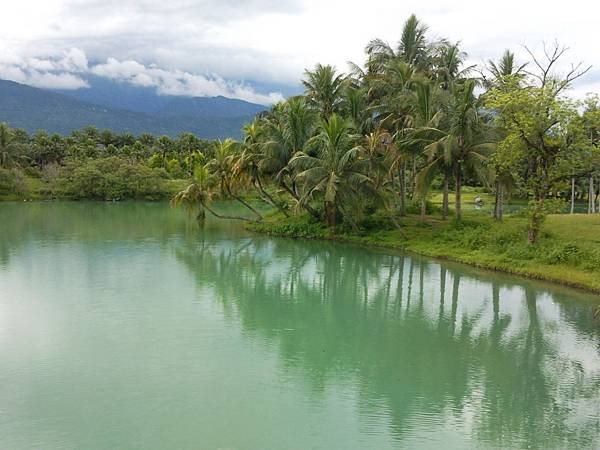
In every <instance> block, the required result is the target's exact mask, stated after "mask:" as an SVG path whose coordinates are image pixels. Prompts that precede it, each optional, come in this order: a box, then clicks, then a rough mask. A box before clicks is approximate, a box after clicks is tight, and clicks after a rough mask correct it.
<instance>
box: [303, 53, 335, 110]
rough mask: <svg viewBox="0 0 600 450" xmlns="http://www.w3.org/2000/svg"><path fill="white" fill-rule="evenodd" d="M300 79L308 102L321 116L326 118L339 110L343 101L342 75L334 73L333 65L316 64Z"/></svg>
mask: <svg viewBox="0 0 600 450" xmlns="http://www.w3.org/2000/svg"><path fill="white" fill-rule="evenodd" d="M304 74H305V76H306V79H305V80H303V81H302V84H303V85H304V88H305V91H306V96H307V98H308V100H309V102H310V104H311V105H312V106H313V107H314V108H315V109H317V110H318V111H319V112H320V114H321V117H322V118H324V119H327V118H328V117H329V116H331V114H333V113H335V112H339V110H340V108H341V104H342V101H343V90H344V75H343V74H338V73H336V70H335V67H333V66H330V65H326V66H323V65H321V64H317V66H316V67H315V69H314V70H312V71H310V70H306V71H305V72H304Z"/></svg>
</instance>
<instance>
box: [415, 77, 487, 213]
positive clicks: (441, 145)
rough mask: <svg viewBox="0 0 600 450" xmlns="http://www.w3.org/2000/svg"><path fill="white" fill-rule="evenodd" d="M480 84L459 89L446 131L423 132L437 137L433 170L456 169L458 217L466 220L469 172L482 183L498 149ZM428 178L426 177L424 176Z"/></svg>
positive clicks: (431, 153) (432, 146)
mask: <svg viewBox="0 0 600 450" xmlns="http://www.w3.org/2000/svg"><path fill="white" fill-rule="evenodd" d="M475 86H476V80H474V79H467V80H465V82H464V83H463V84H462V85H455V87H454V90H453V99H452V102H451V103H450V105H449V107H448V111H447V112H446V114H445V118H444V119H445V127H443V129H440V128H428V127H426V128H424V129H423V131H424V132H426V133H429V134H430V135H431V136H436V135H437V139H435V138H434V141H433V142H432V143H431V144H429V145H428V146H427V147H426V151H427V152H428V154H429V156H430V163H429V167H430V168H434V167H435V165H436V164H444V165H446V166H448V167H451V168H452V172H453V175H454V178H455V181H456V187H455V217H456V220H457V221H460V220H461V218H462V196H461V193H462V183H463V175H464V171H465V169H469V170H471V171H472V172H473V173H475V174H476V175H477V176H478V177H479V178H480V179H483V180H485V179H486V178H487V176H488V173H487V168H486V162H487V160H488V157H489V155H490V154H491V152H492V151H493V150H494V148H495V144H494V143H493V142H492V140H491V139H490V137H489V136H488V134H487V133H486V131H487V130H486V127H485V124H484V122H483V119H482V118H481V116H480V114H479V110H480V107H481V100H480V98H477V97H476V96H475V94H474V90H475ZM424 176H425V175H424Z"/></svg>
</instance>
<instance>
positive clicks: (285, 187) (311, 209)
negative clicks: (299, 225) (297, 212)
mask: <svg viewBox="0 0 600 450" xmlns="http://www.w3.org/2000/svg"><path fill="white" fill-rule="evenodd" d="M281 187H282V188H283V189H284V190H285V191H286V192H287V193H288V194H290V195H291V196H292V198H293V199H294V200H296V203H298V204H299V205H300V206H301V207H302V208H304V210H305V211H306V212H307V213H309V214H310V215H311V216H313V217H314V218H315V219H317V220H318V219H320V217H319V213H317V211H315V210H314V209H313V208H312V207H311V206H310V205H307V204H305V203H302V202H301V201H300V198H299V197H298V195H297V194H296V193H295V192H294V191H293V190H292V189H291V188H290V187H289V186H288V185H287V184H285V182H282V183H281Z"/></svg>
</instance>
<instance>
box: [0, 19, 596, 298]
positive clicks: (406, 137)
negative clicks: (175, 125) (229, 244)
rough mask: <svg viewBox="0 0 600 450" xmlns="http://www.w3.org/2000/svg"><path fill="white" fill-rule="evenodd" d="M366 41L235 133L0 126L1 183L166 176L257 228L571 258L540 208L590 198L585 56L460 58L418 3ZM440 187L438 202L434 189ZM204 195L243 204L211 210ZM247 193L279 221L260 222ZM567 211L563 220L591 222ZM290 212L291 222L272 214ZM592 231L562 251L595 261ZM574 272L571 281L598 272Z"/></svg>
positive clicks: (184, 195) (518, 262)
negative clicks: (472, 194) (488, 207)
mask: <svg viewBox="0 0 600 450" xmlns="http://www.w3.org/2000/svg"><path fill="white" fill-rule="evenodd" d="M365 53H366V60H365V62H364V64H362V65H359V64H351V70H350V71H349V73H347V74H343V73H340V72H338V71H337V70H336V69H335V68H334V67H332V66H329V65H321V64H319V65H317V66H316V67H315V68H314V70H307V71H306V73H305V79H304V81H303V84H304V87H305V93H304V95H299V96H296V97H292V98H290V99H288V100H287V101H284V102H281V103H278V104H276V105H274V106H273V107H272V109H271V110H270V111H268V112H265V113H262V114H260V115H259V116H257V117H256V118H255V119H254V121H253V122H252V123H251V124H248V125H247V126H245V127H244V128H243V136H244V138H243V139H242V140H241V141H235V140H231V139H226V140H224V141H218V142H207V141H202V140H200V139H198V138H196V137H195V136H194V135H192V134H189V133H188V134H183V135H181V136H180V137H179V138H178V139H176V140H173V139H170V138H168V137H165V136H162V137H159V138H155V137H153V136H151V135H147V134H145V135H140V136H139V137H138V138H135V137H133V136H132V135H130V134H120V135H117V134H113V133H111V132H110V131H103V132H99V131H98V130H96V129H94V128H87V129H84V130H82V131H79V132H75V133H73V134H72V135H70V136H68V137H60V136H58V135H52V136H49V135H47V134H46V133H44V132H38V133H37V134H35V135H34V136H28V135H27V134H26V133H24V132H22V131H20V130H10V129H8V128H7V127H6V126H2V127H0V156H1V159H0V161H1V163H2V172H0V195H4V196H6V195H7V193H10V194H11V195H21V196H22V195H23V194H22V193H23V192H27V191H28V190H31V185H32V183H33V185H36V186H37V187H38V192H43V193H44V194H45V195H47V196H51V197H67V198H94V199H121V198H160V197H162V196H164V195H167V194H168V193H169V192H172V191H173V189H175V188H177V187H178V188H179V189H177V190H178V191H179V192H178V193H177V194H176V195H174V196H173V197H172V204H173V205H185V206H186V207H187V208H188V209H190V210H195V211H196V212H197V213H196V217H197V218H198V219H199V220H200V221H202V220H204V218H205V217H206V214H207V213H208V214H212V215H214V216H216V217H220V218H228V219H237V220H243V221H245V222H256V223H262V225H260V226H255V228H258V229H261V230H263V231H268V230H271V231H272V232H277V233H281V234H291V235H307V236H311V237H317V236H322V235H323V234H325V235H327V236H346V237H347V236H349V235H352V236H356V237H357V238H360V240H361V241H364V240H365V239H367V240H368V239H371V240H373V241H378V239H379V238H376V236H381V234H382V233H383V234H385V233H392V234H391V235H389V236H393V239H392V238H391V237H390V239H391V241H390V243H391V245H393V246H400V247H403V248H407V249H412V250H415V251H419V252H421V253H426V254H430V255H433V256H446V257H453V258H455V259H460V260H463V261H467V262H472V263H477V264H482V265H486V266H489V267H494V268H502V269H504V270H507V269H510V270H512V271H519V272H522V273H527V274H531V275H534V276H541V273H542V272H544V273H548V274H549V275H548V277H550V278H552V277H553V275H551V273H552V272H553V271H552V269H551V267H554V266H556V265H557V264H558V265H562V266H569V264H571V263H570V262H569V261H571V260H570V259H569V258H571V256H569V257H568V258H567V257H564V258H563V257H562V256H560V255H563V254H565V252H566V253H569V251H570V250H565V249H566V248H567V247H568V248H569V249H572V246H571V244H572V243H571V242H567V241H565V240H563V239H562V238H561V239H559V238H558V237H557V236H558V235H557V234H556V233H553V232H552V226H553V225H552V224H553V223H556V220H557V219H554V218H553V219H552V222H551V223H550V224H548V228H544V221H545V219H546V217H547V216H548V214H551V213H555V212H558V211H564V210H566V209H568V208H569V205H570V210H571V212H572V213H573V212H575V204H576V203H578V204H581V203H582V201H586V202H587V205H588V207H587V209H588V212H589V213H595V212H596V205H597V203H598V197H599V189H598V188H599V185H600V183H599V182H598V177H599V175H600V98H599V97H598V96H595V95H590V96H588V97H587V98H586V99H585V100H584V101H582V102H576V101H574V100H572V99H570V98H569V97H568V96H567V95H566V92H567V91H568V88H569V86H570V85H571V83H572V82H573V81H574V80H576V79H577V78H579V77H581V76H582V75H584V74H585V73H586V72H587V69H586V68H585V67H583V66H582V65H581V64H578V65H573V66H572V69H571V70H570V71H568V73H567V74H566V75H560V74H559V72H557V71H556V70H555V69H556V68H557V67H558V65H559V64H562V59H563V58H564V55H565V53H566V48H563V47H561V46H560V45H558V44H556V43H555V44H553V45H551V46H545V47H544V51H543V57H542V58H540V57H538V56H536V54H535V53H534V52H533V51H529V55H530V61H529V62H523V63H521V62H517V61H516V59H515V55H514V54H513V53H512V52H510V51H509V50H507V51H506V52H505V53H504V54H503V55H502V57H501V59H500V60H498V61H489V62H488V63H486V64H485V65H484V66H483V67H475V66H468V65H466V61H467V55H466V53H465V52H463V51H462V49H461V48H460V46H459V44H458V43H452V42H449V41H447V40H445V39H440V40H430V39H429V38H428V34H427V27H426V26H425V25H424V24H423V23H421V22H420V21H419V20H418V19H417V18H416V17H415V16H411V17H410V18H409V19H408V20H407V21H406V23H405V25H404V28H403V30H402V33H401V37H400V40H399V42H398V44H397V45H396V46H395V47H394V46H391V45H389V44H388V43H386V42H384V41H382V40H380V39H374V40H372V41H371V42H369V43H368V44H367V46H366V48H365ZM182 179H186V180H189V182H188V183H186V185H185V186H184V185H182V181H181V180H182ZM32 180H37V181H35V182H32ZM178 180H179V181H178ZM36 183H37V184H36ZM40 186H41V188H40ZM465 187H468V188H477V189H479V191H480V192H485V193H486V194H487V195H489V196H491V197H490V198H493V204H494V206H493V212H492V216H493V218H492V217H490V218H482V217H473V216H472V214H469V213H465V211H464V209H465V208H464V203H465V199H464V198H463V191H464V190H465ZM439 197H441V206H438V205H437V204H434V202H432V200H436V201H437V200H438V198H439ZM482 197H483V195H482ZM451 198H452V199H453V203H454V207H453V208H452V209H451V208H450V200H451ZM216 199H231V200H233V201H235V202H237V203H239V205H240V206H241V207H242V208H243V209H244V210H245V211H246V213H247V214H239V215H236V216H230V215H225V214H222V213H220V212H219V211H218V207H215V205H213V202H214V200H216ZM508 199H510V200H511V201H515V200H517V201H518V202H520V203H522V204H524V205H526V206H525V207H524V208H522V210H521V211H520V212H519V217H506V215H505V214H504V210H505V207H504V205H505V203H506V201H507V200H508ZM477 200H478V201H479V202H480V200H481V199H477ZM259 201H261V202H263V203H265V205H269V206H270V207H271V208H273V209H275V210H276V211H277V219H276V221H273V220H267V221H266V222H265V220H264V211H265V209H264V208H261V207H260V206H258V205H257V202H259ZM527 205H528V206H527ZM415 214H416V215H418V217H415ZM449 218H451V219H452V220H449ZM280 219H281V220H280ZM570 221H571V222H572V229H573V230H575V229H576V228H579V227H580V226H581V225H580V224H582V223H586V224H587V225H590V223H588V222H585V221H583V219H582V218H581V216H575V215H574V216H573V217H572V218H571V219H570ZM297 223H300V224H302V227H301V229H300V230H297V229H296V228H294V227H295V226H296V225H294V224H297ZM288 225H289V226H292V229H293V230H295V231H293V232H288V231H285V229H282V228H281V227H285V226H288ZM303 227H305V228H303ZM477 236H480V237H477ZM386 239H387V238H385V239H383V241H384V242H385V241H386ZM399 240H402V243H400V242H399ZM550 241H551V242H550ZM378 242H379V241H378ZM419 242H421V243H422V244H419ZM525 242H527V243H528V244H527V245H526V244H525ZM588 244H589V245H587V246H581V244H574V245H575V247H577V249H578V250H576V251H575V250H574V253H573V254H576V255H577V256H576V257H574V258H575V259H573V261H572V262H573V264H574V265H573V270H576V271H582V273H585V274H588V272H592V271H595V270H597V269H598V267H597V253H598V245H597V242H596V241H595V240H593V239H590V240H589V242H588ZM465 252H468V253H469V255H468V256H466V255H465ZM552 255H559V256H557V257H556V259H555V260H552V261H550V260H547V258H550V259H552V258H553V256H552ZM540 258H541V259H540ZM544 258H546V259H544ZM562 266H561V267H562ZM536 267H537V268H536ZM569 267H570V266H569ZM585 274H584V275H581V277H579V275H573V276H574V277H575V278H574V279H577V280H581V281H575V282H574V283H575V284H581V285H587V286H588V287H593V288H597V284H596V281H594V280H596V279H595V278H594V276H592V275H590V277H591V278H589V277H588V278H589V279H588V278H586V277H587V275H585ZM566 276H570V275H566V272H564V273H563V275H562V278H565V277H566ZM557 277H558V276H557ZM578 277H579V278H578ZM590 280H591V281H590Z"/></svg>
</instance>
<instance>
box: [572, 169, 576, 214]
mask: <svg viewBox="0 0 600 450" xmlns="http://www.w3.org/2000/svg"><path fill="white" fill-rule="evenodd" d="M574 212H575V178H571V214H573V213H574Z"/></svg>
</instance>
